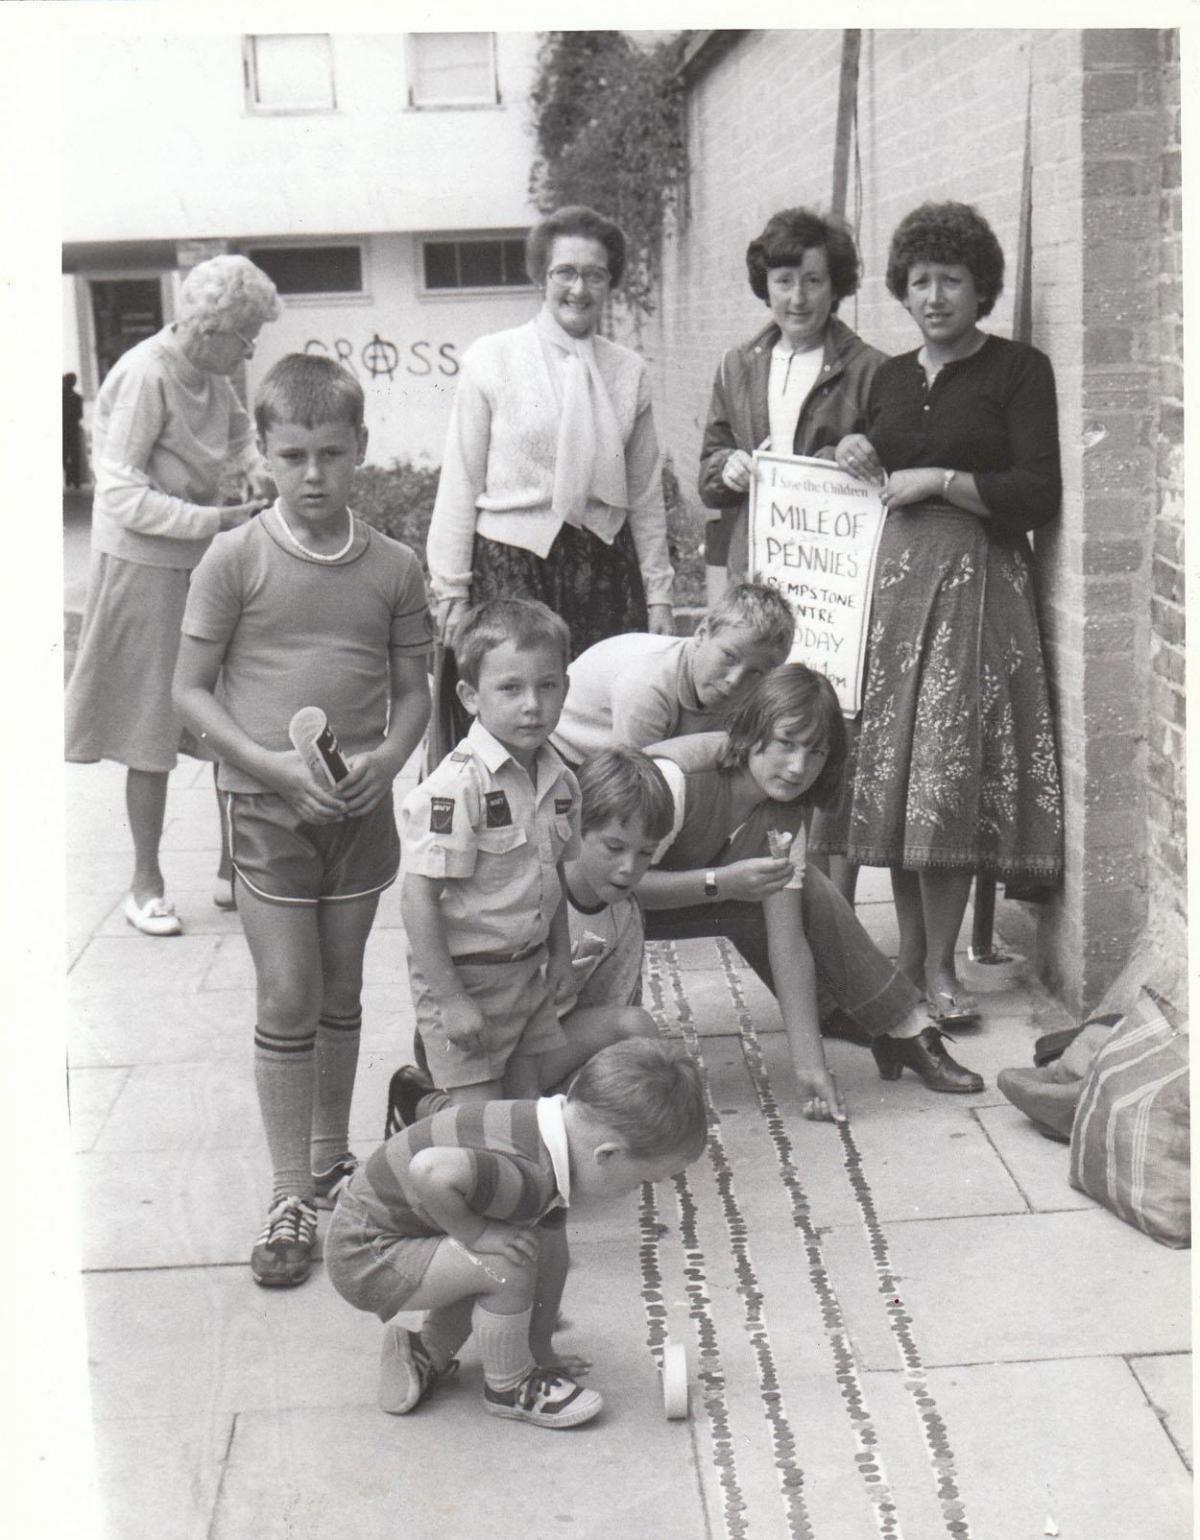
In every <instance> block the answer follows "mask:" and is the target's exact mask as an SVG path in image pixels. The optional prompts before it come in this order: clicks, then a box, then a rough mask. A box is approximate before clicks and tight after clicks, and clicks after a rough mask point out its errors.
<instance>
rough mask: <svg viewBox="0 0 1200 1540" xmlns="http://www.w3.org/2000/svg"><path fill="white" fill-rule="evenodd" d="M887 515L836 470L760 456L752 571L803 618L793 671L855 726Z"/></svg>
mask: <svg viewBox="0 0 1200 1540" xmlns="http://www.w3.org/2000/svg"><path fill="white" fill-rule="evenodd" d="M884 517H885V510H884V507H883V504H882V503H881V502H880V501H879V497H878V495H877V493H876V491H875V488H874V487H873V486H870V485H868V483H867V482H865V481H859V480H858V479H857V477H854V476H850V475H847V473H846V472H845V471H841V470H839V469H838V468H837V466H836V465H834V464H833V463H832V462H831V461H828V460H810V459H807V458H806V457H803V456H800V455H775V454H766V453H763V452H756V453H755V455H754V475H753V478H752V480H751V482H750V571H751V572H752V573H753V574H754V576H755V579H756V580H757V581H758V582H760V583H770V584H772V585H773V586H774V587H775V588H778V589H779V591H780V592H781V593H782V594H783V595H784V596H785V597H786V598H787V599H788V600H789V601H790V602H791V606H792V608H793V610H795V612H796V640H795V642H794V643H793V645H792V651H791V655H790V657H789V660H788V661H789V662H791V663H807V664H808V666H809V668H814V669H816V670H818V672H820V673H822V674H824V675H825V676H826V678H827V679H828V680H829V682H830V684H832V685H833V687H834V689H835V690H836V691H837V696H838V701H839V702H840V704H841V707H842V710H843V712H845V714H846V715H847V716H854V715H856V714H857V712H858V711H859V709H860V707H861V706H862V683H863V657H864V654H865V653H866V647H867V625H868V622H869V620H870V615H871V589H872V585H873V582H874V578H875V553H876V551H877V550H878V548H879V536H880V533H881V531H882V529H883V521H884Z"/></svg>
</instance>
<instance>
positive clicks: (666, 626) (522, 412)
mask: <svg viewBox="0 0 1200 1540" xmlns="http://www.w3.org/2000/svg"><path fill="white" fill-rule="evenodd" d="M525 263H526V267H527V269H528V272H529V276H530V278H532V279H533V281H534V282H535V283H536V284H538V286H539V287H540V288H541V289H542V292H543V296H544V298H543V303H542V308H541V310H540V311H539V312H538V314H537V315H536V316H535V317H534V319H533V320H532V321H528V322H526V323H525V325H523V326H518V327H515V328H513V329H512V330H511V331H503V332H496V333H493V334H492V335H491V336H488V337H481V338H480V339H479V340H478V341H477V342H475V343H473V344H472V345H471V347H470V348H468V349H467V351H466V353H465V354H464V355H463V361H462V374H461V377H460V379H459V383H458V393H457V395H456V397H455V402H454V410H453V414H452V416H451V419H450V428H449V431H448V433H447V436H446V451H445V455H444V457H443V462H442V471H441V479H440V481H439V483H438V492H437V499H436V502H435V504H434V510H433V520H432V523H431V524H430V528H429V540H428V545H427V557H428V562H429V572H430V578H431V587H432V590H433V599H434V607H435V615H436V617H437V623H438V632H439V635H440V636H441V637H442V639H443V640H444V641H446V642H447V643H451V644H452V642H453V638H454V633H455V630H456V629H457V626H458V622H459V620H460V618H461V616H462V613H463V611H464V610H465V609H466V607H467V605H468V604H479V603H482V602H483V601H484V600H487V599H491V598H497V597H500V596H507V597H510V598H513V597H515V598H528V599H541V600H542V601H543V602H544V603H545V604H548V605H549V606H550V608H551V609H552V610H554V611H555V613H556V614H558V615H561V616H562V617H563V619H564V620H565V621H566V622H567V624H568V625H569V626H570V628H571V650H572V655H573V656H577V655H578V654H579V653H581V652H583V651H584V650H585V649H586V648H588V647H591V646H592V645H593V643H595V642H599V641H603V640H604V638H605V637H609V636H615V635H618V634H620V633H621V632H625V631H646V630H650V631H654V632H658V633H660V634H664V635H665V634H669V633H670V631H671V583H672V578H673V576H674V574H673V572H672V570H671V562H670V558H669V556H668V554H667V527H666V513H665V510H664V507H663V496H662V478H661V467H660V463H659V454H658V440H657V437H656V435H655V431H654V418H653V414H652V412H651V407H650V384H649V378H648V375H647V370H646V366H645V364H644V363H643V362H642V360H641V358H639V356H638V355H637V354H636V353H634V352H632V351H631V350H630V349H629V348H624V347H619V346H618V345H617V344H616V343H614V342H610V341H608V339H607V338H605V337H600V336H598V335H597V328H598V326H599V324H600V320H601V317H602V315H603V313H604V306H605V303H606V301H607V300H608V297H609V293H610V291H611V290H612V288H613V287H614V286H616V285H617V284H619V283H620V281H621V276H622V273H623V271H624V266H625V237H624V235H623V234H622V233H621V231H620V229H619V228H618V227H617V226H616V225H615V224H613V223H612V221H611V220H608V219H605V218H604V217H603V216H602V215H600V214H597V213H596V212H595V211H594V210H593V209H589V208H583V207H567V208H561V209H558V210H556V211H555V213H553V214H551V215H549V216H548V217H547V218H546V219H543V220H542V221H541V222H540V223H539V224H537V225H535V226H534V228H533V229H532V230H531V231H530V233H529V238H528V241H527V242H526V248H525Z"/></svg>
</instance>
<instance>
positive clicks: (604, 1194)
mask: <svg viewBox="0 0 1200 1540" xmlns="http://www.w3.org/2000/svg"><path fill="white" fill-rule="evenodd" d="M706 1134H707V1114H706V1110H705V1102H704V1091H703V1086H702V1082H701V1079H700V1071H699V1068H698V1066H697V1065H696V1063H695V1062H694V1060H692V1059H689V1058H687V1057H685V1056H683V1055H681V1054H679V1053H677V1052H675V1051H674V1050H673V1049H672V1048H670V1047H669V1046H668V1045H667V1044H665V1043H662V1042H659V1041H658V1040H656V1039H652V1038H635V1039H630V1040H628V1041H626V1042H621V1043H614V1044H613V1045H612V1046H610V1047H608V1048H605V1049H602V1050H601V1052H600V1053H598V1054H596V1055H595V1057H594V1058H592V1059H590V1060H589V1061H588V1062H587V1063H586V1064H585V1065H584V1066H583V1068H582V1069H581V1070H580V1071H579V1072H578V1074H577V1075H576V1076H575V1078H574V1080H573V1081H572V1082H571V1085H570V1088H569V1090H568V1092H567V1094H566V1096H549V1097H542V1098H540V1099H539V1100H537V1101H491V1102H474V1103H468V1104H466V1105H463V1106H457V1107H451V1108H447V1109H446V1110H445V1111H443V1112H438V1113H436V1114H435V1115H434V1116H433V1117H431V1118H425V1119H423V1120H422V1121H421V1122H419V1123H415V1124H413V1125H412V1127H410V1128H406V1129H403V1130H402V1131H401V1132H400V1133H398V1134H396V1135H395V1136H394V1137H393V1138H391V1139H389V1140H388V1141H387V1143H386V1144H383V1145H381V1146H380V1148H379V1149H378V1150H376V1152H375V1154H374V1155H372V1156H371V1157H370V1158H369V1159H368V1160H367V1161H365V1162H364V1163H363V1164H362V1165H361V1166H359V1168H358V1170H357V1171H356V1172H355V1174H354V1176H353V1177H352V1178H351V1180H350V1183H349V1185H348V1187H347V1188H346V1189H345V1190H344V1191H343V1193H342V1196H341V1199H340V1201H339V1203H338V1206H337V1209H336V1210H335V1212H334V1216H333V1221H332V1223H331V1224H330V1228H329V1236H328V1239H327V1241H326V1244H325V1266H326V1269H327V1270H328V1273H329V1276H330V1278H331V1279H332V1281H333V1284H334V1287H335V1288H336V1289H337V1290H338V1292H339V1293H340V1294H341V1295H342V1296H343V1297H344V1298H346V1299H348V1300H349V1301H350V1303H351V1304H352V1305H356V1306H357V1307H358V1308H359V1309H360V1310H371V1311H373V1312H374V1313H375V1314H377V1315H378V1316H379V1317H380V1319H381V1320H383V1321H385V1322H391V1321H392V1317H393V1316H394V1315H396V1314H397V1312H398V1311H401V1310H405V1311H409V1310H421V1311H425V1312H427V1314H426V1316H425V1321H424V1323H423V1326H422V1330H421V1331H420V1332H419V1333H418V1332H411V1331H407V1330H406V1329H405V1328H404V1327H403V1326H401V1325H399V1324H398V1323H394V1322H393V1323H392V1324H390V1325H389V1326H388V1329H387V1331H386V1333H385V1335H384V1343H383V1354H382V1364H381V1375H380V1386H379V1404H380V1406H381V1407H382V1408H383V1410H384V1411H386V1412H394V1413H398V1414H403V1413H405V1412H411V1411H412V1410H413V1408H414V1407H416V1406H417V1405H418V1404H419V1402H421V1401H422V1400H423V1399H424V1398H425V1396H426V1395H427V1394H428V1393H429V1391H430V1390H431V1389H432V1388H433V1386H434V1385H435V1384H436V1382H437V1380H438V1379H439V1378H440V1377H441V1375H443V1374H444V1373H445V1372H446V1370H447V1369H448V1368H449V1367H450V1364H451V1362H452V1359H451V1353H452V1352H453V1350H454V1347H455V1346H457V1343H458V1342H459V1341H460V1340H461V1333H460V1331H459V1330H458V1321H459V1318H460V1316H461V1311H462V1304H461V1302H462V1301H464V1300H471V1301H473V1308H472V1317H471V1322H472V1328H473V1330H474V1334H475V1337H476V1340H477V1342H478V1345H479V1356H480V1358H481V1360H482V1363H483V1377H484V1391H483V1401H484V1408H485V1410H486V1411H488V1412H489V1413H491V1415H493V1416H495V1417H508V1418H513V1419H515V1420H517V1421H522V1422H531V1423H533V1424H534V1425H535V1426H536V1427H541V1428H570V1427H576V1426H578V1425H579V1424H580V1423H584V1422H590V1421H591V1419H592V1418H593V1417H595V1415H596V1414H597V1412H599V1410H600V1408H601V1406H602V1405H603V1402H602V1400H601V1398H600V1396H599V1394H598V1393H597V1392H596V1391H594V1390H587V1389H585V1388H584V1387H583V1386H581V1385H579V1384H577V1383H576V1382H575V1380H573V1379H572V1378H570V1377H569V1376H568V1375H567V1374H566V1373H565V1372H564V1371H563V1369H562V1368H561V1367H559V1366H543V1365H539V1364H538V1363H537V1362H535V1359H534V1354H533V1353H532V1351H531V1349H530V1340H531V1335H532V1336H533V1338H534V1339H535V1340H536V1339H538V1338H539V1337H540V1338H541V1340H543V1341H549V1337H550V1328H551V1327H552V1325H553V1322H554V1321H555V1319H556V1317H557V1314H558V1307H559V1302H560V1299H561V1293H562V1278H561V1276H556V1275H555V1270H554V1269H553V1268H548V1269H546V1270H545V1272H546V1273H549V1274H550V1276H545V1274H544V1273H543V1272H542V1270H541V1269H540V1267H539V1229H538V1224H539V1221H541V1220H543V1219H544V1217H545V1216H546V1215H548V1214H550V1213H552V1212H553V1211H555V1210H565V1209H566V1208H567V1206H568V1205H570V1206H571V1207H572V1209H573V1210H574V1211H576V1212H580V1213H582V1214H586V1213H587V1212H589V1211H590V1210H591V1208H592V1207H593V1206H594V1205H596V1204H599V1203H602V1202H605V1201H608V1200H611V1199H613V1198H618V1197H622V1196H624V1195H626V1194H628V1193H631V1192H633V1191H635V1190H636V1189H637V1188H638V1187H640V1186H641V1184H642V1183H643V1182H658V1181H662V1180H664V1179H665V1178H666V1177H668V1176H672V1175H674V1174H675V1173H676V1172H678V1171H682V1170H683V1168H684V1167H685V1166H688V1165H690V1164H691V1162H692V1161H694V1160H695V1159H697V1157H698V1156H699V1155H700V1154H701V1152H702V1151H703V1149H704V1143H705V1138H706ZM547 1323H549V1325H547Z"/></svg>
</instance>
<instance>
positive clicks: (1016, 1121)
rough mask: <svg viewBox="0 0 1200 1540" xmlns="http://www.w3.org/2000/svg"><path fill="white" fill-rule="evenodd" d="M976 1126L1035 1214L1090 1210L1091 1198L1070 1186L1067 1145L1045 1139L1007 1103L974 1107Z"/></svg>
mask: <svg viewBox="0 0 1200 1540" xmlns="http://www.w3.org/2000/svg"><path fill="white" fill-rule="evenodd" d="M975 1116H976V1118H977V1119H978V1121H979V1126H980V1127H981V1128H982V1129H983V1131H984V1133H985V1134H986V1136H987V1138H988V1139H989V1140H990V1141H991V1144H992V1146H993V1148H994V1149H995V1151H996V1153H997V1155H998V1156H999V1157H1000V1159H1001V1160H1002V1161H1003V1162H1004V1165H1005V1167H1006V1168H1007V1170H1008V1172H1009V1174H1010V1175H1011V1177H1012V1179H1013V1181H1014V1182H1015V1183H1016V1184H1017V1187H1018V1188H1019V1189H1020V1191H1021V1194H1022V1196H1023V1197H1024V1198H1025V1200H1026V1202H1027V1203H1028V1204H1029V1207H1030V1208H1031V1209H1033V1210H1034V1211H1035V1212H1037V1213H1054V1212H1056V1211H1058V1210H1060V1209H1090V1208H1094V1207H1095V1204H1094V1201H1093V1200H1092V1199H1091V1198H1089V1197H1088V1196H1087V1194H1086V1193H1082V1192H1077V1191H1076V1190H1075V1188H1074V1187H1072V1186H1071V1183H1070V1180H1069V1178H1068V1174H1067V1173H1068V1171H1069V1169H1070V1164H1071V1152H1070V1149H1069V1147H1068V1146H1067V1145H1065V1144H1058V1143H1056V1142H1055V1141H1054V1140H1053V1139H1047V1138H1046V1137H1045V1135H1044V1134H1040V1133H1038V1131H1037V1129H1036V1128H1035V1127H1034V1126H1033V1124H1032V1123H1031V1122H1030V1121H1029V1119H1028V1118H1027V1117H1026V1116H1025V1114H1024V1113H1023V1112H1018V1111H1017V1109H1016V1108H1015V1107H1014V1106H1013V1105H1012V1104H1011V1103H1010V1102H1004V1103H1002V1104H1001V1105H1000V1106H996V1107H979V1108H976V1110H975Z"/></svg>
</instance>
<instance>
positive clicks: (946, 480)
mask: <svg viewBox="0 0 1200 1540" xmlns="http://www.w3.org/2000/svg"><path fill="white" fill-rule="evenodd" d="M957 475H958V472H957V471H947V472H946V474H945V475H944V476H943V477H942V496H943V497H949V496H950V483H951V482H952V481H953V480H954V478H955V476H957Z"/></svg>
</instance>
